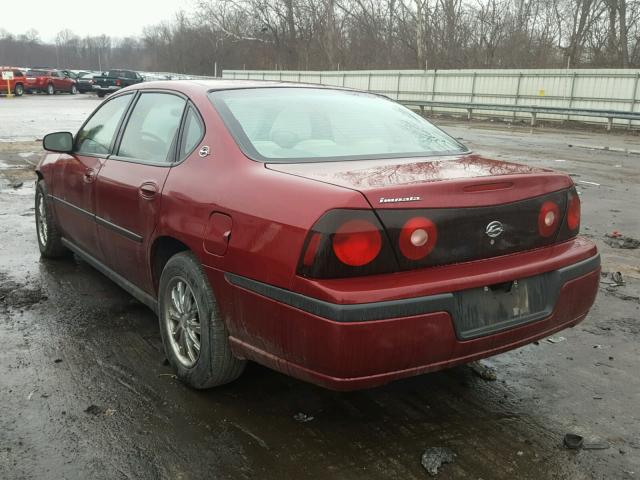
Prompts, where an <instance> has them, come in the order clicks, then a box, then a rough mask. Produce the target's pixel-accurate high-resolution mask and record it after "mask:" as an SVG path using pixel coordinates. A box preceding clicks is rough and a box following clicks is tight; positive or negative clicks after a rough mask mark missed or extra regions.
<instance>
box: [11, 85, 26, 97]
mask: <svg viewBox="0 0 640 480" xmlns="http://www.w3.org/2000/svg"><path fill="white" fill-rule="evenodd" d="M13 93H14V95H15V96H16V97H21V96H22V95H23V94H24V87H23V86H22V84H21V83H18V84H17V85H16V86H15V88H14V89H13Z"/></svg>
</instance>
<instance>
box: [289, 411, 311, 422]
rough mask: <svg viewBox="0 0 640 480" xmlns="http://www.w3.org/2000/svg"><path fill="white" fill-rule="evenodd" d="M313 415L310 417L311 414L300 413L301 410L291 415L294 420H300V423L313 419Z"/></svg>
mask: <svg viewBox="0 0 640 480" xmlns="http://www.w3.org/2000/svg"><path fill="white" fill-rule="evenodd" d="M314 418H315V417H312V416H311V415H307V414H306V413H302V412H298V413H296V414H295V415H294V416H293V419H294V420H295V421H296V422H300V423H307V422H310V421H312V420H314Z"/></svg>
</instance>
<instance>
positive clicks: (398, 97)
mask: <svg viewBox="0 0 640 480" xmlns="http://www.w3.org/2000/svg"><path fill="white" fill-rule="evenodd" d="M400 77H402V74H401V73H400V72H398V84H397V85H396V100H400Z"/></svg>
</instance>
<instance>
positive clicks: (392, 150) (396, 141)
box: [209, 87, 467, 163]
mask: <svg viewBox="0 0 640 480" xmlns="http://www.w3.org/2000/svg"><path fill="white" fill-rule="evenodd" d="M209 98H210V99H211V101H212V102H213V104H214V106H215V107H216V108H217V110H218V111H219V112H220V114H221V116H222V117H223V120H224V122H225V124H226V125H227V128H228V129H229V130H230V132H231V134H232V135H233V136H234V137H235V139H236V142H237V143H238V145H239V146H240V148H241V149H242V150H243V152H244V153H245V154H246V155H247V156H248V157H250V158H252V159H254V160H258V161H263V162H283V163H291V162H313V161H332V160H361V159H370V158H374V159H375V158H398V157H415V156H433V155H448V154H459V153H463V152H466V151H467V149H466V147H464V146H463V145H461V144H460V143H458V142H457V141H456V140H454V139H453V138H451V137H450V136H449V135H447V134H446V133H444V132H443V131H441V130H440V129H438V128H437V127H435V126H434V125H432V124H431V123H429V122H428V121H427V120H425V119H424V118H422V117H421V116H419V115H417V114H416V113H414V112H412V111H411V110H409V109H408V108H406V107H403V106H402V105H400V104H398V103H396V102H393V101H391V100H389V99H387V98H384V97H380V96H377V95H371V94H368V93H362V92H351V91H343V90H331V89H319V88H280V87H278V88H255V89H238V90H224V91H214V92H210V93H209Z"/></svg>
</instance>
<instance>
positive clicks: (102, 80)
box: [93, 70, 143, 98]
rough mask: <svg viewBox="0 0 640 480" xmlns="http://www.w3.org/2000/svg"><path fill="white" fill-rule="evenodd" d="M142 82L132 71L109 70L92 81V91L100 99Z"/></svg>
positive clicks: (136, 73) (140, 77) (138, 75)
mask: <svg viewBox="0 0 640 480" xmlns="http://www.w3.org/2000/svg"><path fill="white" fill-rule="evenodd" d="M142 81H143V78H142V76H140V74H139V73H138V72H134V71H133V70H109V71H107V72H103V73H102V75H97V76H95V77H94V79H93V91H94V92H96V93H97V94H98V96H99V97H100V98H102V97H104V96H105V95H108V94H110V93H113V92H117V91H118V90H120V89H121V88H124V87H128V86H130V85H135V84H136V83H140V82H142Z"/></svg>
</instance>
